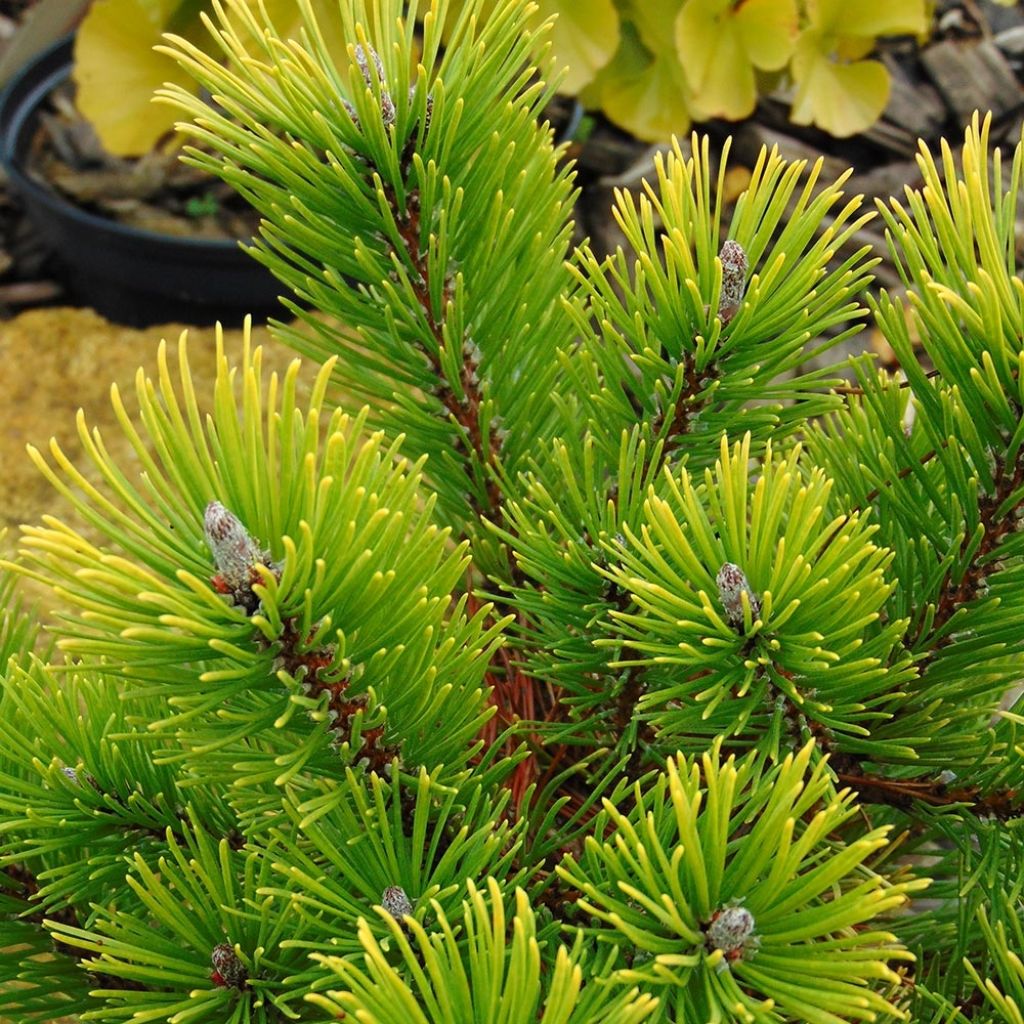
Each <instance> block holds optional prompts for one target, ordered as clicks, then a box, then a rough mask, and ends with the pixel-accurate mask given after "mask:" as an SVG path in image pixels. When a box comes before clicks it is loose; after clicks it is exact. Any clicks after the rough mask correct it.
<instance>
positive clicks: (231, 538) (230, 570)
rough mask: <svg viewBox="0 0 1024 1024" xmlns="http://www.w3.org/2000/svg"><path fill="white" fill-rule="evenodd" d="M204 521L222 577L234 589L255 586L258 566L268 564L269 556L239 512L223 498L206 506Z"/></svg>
mask: <svg viewBox="0 0 1024 1024" xmlns="http://www.w3.org/2000/svg"><path fill="white" fill-rule="evenodd" d="M203 525H204V529H205V533H206V543H207V544H208V545H209V546H210V553H211V554H212V555H213V562H214V565H216V566H217V572H218V573H219V574H220V577H221V579H222V580H223V581H224V582H225V583H226V584H227V585H228V587H230V589H231V590H234V591H237V590H242V589H244V588H247V587H249V586H251V585H252V583H253V582H254V579H253V577H254V570H255V568H256V566H257V565H263V564H265V561H264V560H265V558H266V556H265V555H264V553H263V551H262V550H261V548H260V546H259V545H258V544H257V543H256V542H255V541H254V540H253V539H252V537H250V536H249V531H248V530H246V528H245V527H244V526H243V525H242V522H241V520H240V519H239V518H238V516H236V515H235V514H234V513H233V512H229V511H228V510H227V509H226V508H225V507H224V506H223V505H222V504H221V503H220V502H219V501H211V502H210V504H209V505H207V506H206V515H205V517H204V524H203Z"/></svg>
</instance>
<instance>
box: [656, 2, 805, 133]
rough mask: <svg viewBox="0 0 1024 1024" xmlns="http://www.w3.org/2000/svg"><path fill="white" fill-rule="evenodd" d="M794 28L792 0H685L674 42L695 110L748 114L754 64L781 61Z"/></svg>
mask: <svg viewBox="0 0 1024 1024" xmlns="http://www.w3.org/2000/svg"><path fill="white" fill-rule="evenodd" d="M796 33H797V11H796V5H795V3H794V2H792V0H747V2H746V3H744V4H741V5H739V6H734V5H733V4H732V3H731V2H728V0H689V2H688V3H687V4H685V5H684V7H683V9H682V10H681V11H680V12H679V16H678V17H677V19H676V23H675V43H676V52H677V53H678V55H679V59H680V61H681V63H682V66H683V69H684V71H685V73H686V79H687V82H688V83H689V85H690V88H691V89H692V91H693V95H694V104H695V105H696V107H697V108H699V111H700V114H701V116H718V117H728V118H741V117H746V116H747V115H749V114H750V113H751V112H752V111H753V109H754V105H755V103H756V102H757V82H756V80H755V75H754V68H755V67H757V68H761V69H764V70H778V69H779V68H781V67H783V66H785V64H786V62H787V61H788V60H789V58H790V55H791V54H792V52H793V45H794V41H795V39H796Z"/></svg>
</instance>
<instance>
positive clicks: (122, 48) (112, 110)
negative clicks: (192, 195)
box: [74, 0, 347, 156]
mask: <svg viewBox="0 0 1024 1024" xmlns="http://www.w3.org/2000/svg"><path fill="white" fill-rule="evenodd" d="M246 3H247V4H249V6H251V7H253V8H255V7H257V6H258V4H259V0H246ZM209 6H210V4H209V0H96V2H95V3H94V4H93V5H92V7H91V8H90V10H89V13H88V14H87V15H86V17H85V19H84V20H83V21H82V24H81V26H80V28H79V30H78V35H77V36H76V38H75V66H74V80H75V86H76V89H77V95H76V103H77V105H78V109H79V110H80V111H81V112H82V114H83V115H84V116H85V117H86V118H88V119H89V121H91V122H92V125H93V127H94V128H95V129H96V132H97V134H98V135H99V137H100V141H101V142H102V143H103V145H104V146H105V147H106V148H107V150H109V151H110V152H111V153H114V154H115V155H117V156H139V155H141V154H142V153H146V152H148V151H149V150H151V149H152V148H153V146H154V145H155V144H156V143H157V142H158V141H159V139H160V138H161V137H162V136H164V135H166V134H167V133H168V132H169V131H170V130H171V129H172V128H173V127H174V122H175V121H176V120H178V117H179V114H178V112H177V111H175V110H174V108H173V107H170V106H168V105H165V104H157V103H153V102H152V99H153V95H154V93H155V92H156V90H157V89H159V88H161V86H163V85H164V84H166V83H168V82H173V83H174V84H175V85H180V86H182V87H183V88H186V89H194V88H195V82H194V81H193V79H192V78H191V76H189V75H188V74H187V73H186V72H185V71H183V70H182V69H181V68H180V67H179V66H178V64H177V62H176V61H175V60H173V59H172V58H171V57H166V56H164V55H163V54H161V53H156V52H154V50H153V47H155V46H157V45H158V44H159V43H161V42H163V34H164V33H165V32H173V33H174V34H175V35H179V36H182V37H183V38H185V39H188V40H189V41H190V42H193V43H195V44H196V45H198V46H200V47H206V46H208V45H209V42H210V36H209V33H208V32H207V31H206V29H205V28H204V26H203V24H202V20H201V19H200V13H201V12H202V11H203V10H206V9H208V8H209ZM262 6H263V9H264V10H265V11H266V13H267V15H268V17H269V18H270V19H271V21H272V23H273V25H274V27H275V29H276V31H277V32H278V34H280V35H281V37H282V38H284V39H287V38H290V37H294V36H295V35H296V34H297V33H298V31H299V28H300V27H301V25H302V16H301V13H300V11H299V6H298V2H297V0H263V5H262ZM331 8H332V5H331V4H323V5H320V7H318V8H317V21H318V23H319V24H320V27H321V29H322V31H323V35H324V38H325V40H326V43H327V46H328V48H329V49H330V50H331V52H332V53H334V54H335V56H336V57H338V59H339V60H340V61H342V63H344V61H345V60H346V59H347V58H346V57H345V40H344V39H343V37H342V31H341V17H340V14H338V13H337V8H336V6H335V9H334V12H333V13H332V10H331Z"/></svg>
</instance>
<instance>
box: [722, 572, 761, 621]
mask: <svg viewBox="0 0 1024 1024" xmlns="http://www.w3.org/2000/svg"><path fill="white" fill-rule="evenodd" d="M715 582H716V583H717V584H718V597H719V600H720V601H721V602H722V608H724V609H725V618H726V620H727V621H728V623H729V625H730V626H742V625H743V596H742V595H743V593H744V591H745V592H746V595H747V600H748V601H749V602H750V613H751V615H752V616H753V617H754V618H755V619H756V618H757V617H758V616H759V615H760V614H761V602H760V600H759V599H758V597H757V595H756V594H755V593H754V591H753V590H752V589H751V587H750V584H749V583H748V582H747V577H746V574H745V573H744V572H743V570H742V569H741V568H740V567H739V566H738V565H733V563H732V562H726V563H725V564H724V565H723V566H722V568H721V569H719V570H718V576H716V577H715Z"/></svg>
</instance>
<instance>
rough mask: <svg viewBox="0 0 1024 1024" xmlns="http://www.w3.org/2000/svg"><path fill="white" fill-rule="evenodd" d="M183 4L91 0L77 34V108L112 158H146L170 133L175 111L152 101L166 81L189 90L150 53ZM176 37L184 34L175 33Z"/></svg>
mask: <svg viewBox="0 0 1024 1024" xmlns="http://www.w3.org/2000/svg"><path fill="white" fill-rule="evenodd" d="M184 5H185V0H149V2H146V3H141V2H137V0H135V2H130V3H126V2H124V0H96V2H95V3H94V4H93V5H92V7H91V9H90V11H89V13H88V15H87V16H86V18H85V20H84V21H83V22H82V25H81V27H80V28H79V30H78V35H77V36H76V38H75V68H74V79H75V86H76V89H77V92H76V103H77V105H78V109H79V110H80V111H81V112H82V114H83V116H85V117H86V118H88V120H89V121H91V122H92V124H93V126H94V127H95V128H96V131H97V132H98V133H99V136H100V139H101V140H102V142H103V145H104V146H105V147H106V148H107V149H108V150H109V151H110V152H111V153H115V154H117V155H118V156H137V155H139V154H140V153H145V152H147V151H148V150H150V149H152V148H153V145H154V144H155V143H156V142H157V140H158V139H159V138H160V137H161V136H162V135H165V134H166V133H167V132H169V131H170V130H171V128H172V127H173V126H174V122H175V121H176V120H178V117H179V114H178V113H177V111H175V110H173V109H172V108H171V107H165V106H159V105H156V104H153V103H152V102H151V100H152V98H153V93H154V92H155V91H156V90H157V89H159V88H160V87H161V86H162V85H163V84H164V83H165V82H174V83H175V84H176V85H181V86H183V87H185V88H194V83H193V82H192V80H191V78H190V77H189V75H188V74H187V73H186V72H185V71H183V70H182V69H181V68H180V67H179V66H178V65H177V63H175V61H174V60H173V59H172V58H170V57H165V56H164V55H163V54H159V53H154V52H153V47H154V46H156V44H157V43H159V42H160V36H161V33H162V32H163V31H164V30H165V29H166V27H167V25H168V23H169V22H170V21H171V19H172V18H173V17H174V16H175V14H176V13H177V11H178V9H179V8H181V7H183V6H184ZM197 25H198V19H197ZM179 34H181V35H189V33H187V32H182V31H180V30H179ZM196 41H198V34H197V35H196Z"/></svg>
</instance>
